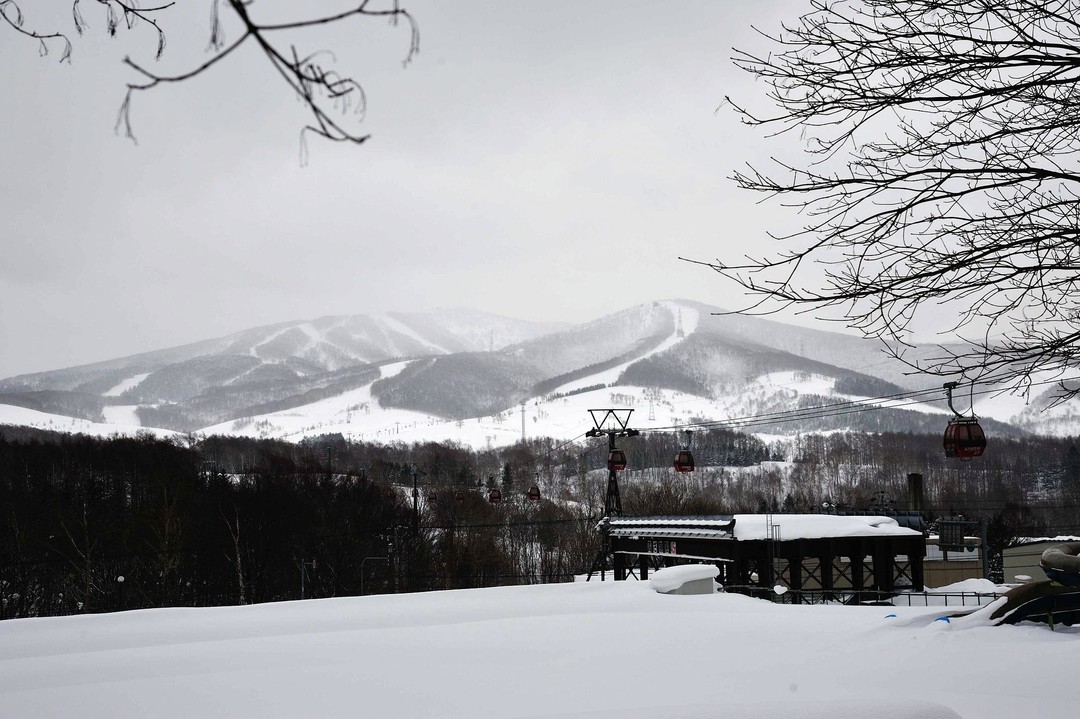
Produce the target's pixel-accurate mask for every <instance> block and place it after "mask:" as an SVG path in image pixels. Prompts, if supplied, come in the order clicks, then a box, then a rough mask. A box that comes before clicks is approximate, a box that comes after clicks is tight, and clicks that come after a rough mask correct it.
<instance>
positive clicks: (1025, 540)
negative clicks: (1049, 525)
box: [1009, 534, 1080, 547]
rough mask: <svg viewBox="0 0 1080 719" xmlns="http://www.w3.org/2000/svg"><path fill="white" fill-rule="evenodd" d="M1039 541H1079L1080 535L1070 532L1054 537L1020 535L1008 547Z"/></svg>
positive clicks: (1037, 542)
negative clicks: (1075, 535) (1076, 535)
mask: <svg viewBox="0 0 1080 719" xmlns="http://www.w3.org/2000/svg"><path fill="white" fill-rule="evenodd" d="M1041 542H1058V543H1060V542H1080V537H1074V536H1073V535H1071V534H1059V535H1058V536H1056V537H1020V538H1019V539H1017V540H1016V541H1015V542H1013V543H1012V544H1010V545H1009V546H1010V547H1020V546H1023V545H1025V544H1039V543H1041Z"/></svg>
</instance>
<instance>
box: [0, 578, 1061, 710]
mask: <svg viewBox="0 0 1080 719" xmlns="http://www.w3.org/2000/svg"><path fill="white" fill-rule="evenodd" d="M940 611H941V610H939V609H935V608H925V607H924V608H904V607H896V608H892V607H889V608H885V607H851V606H839V605H834V606H821V605H816V606H807V605H779V604H772V603H769V602H766V601H763V600H758V599H750V598H748V597H744V596H740V595H736V594H712V595H698V596H669V595H661V594H657V593H656V592H654V591H652V590H651V589H650V588H649V586H648V584H647V583H645V582H610V581H609V582H598V581H593V582H589V583H584V582H579V583H575V584H562V585H539V586H530V587H508V588H497V589H480V590H459V591H449V592H430V593H424V594H413V595H384V596H374V597H357V598H339V599H323V600H308V601H302V602H282V603H277V604H264V605H257V606H246V607H220V608H208V609H156V610H144V611H134V612H125V613H119V614H105V615H89V616H73V617H61V618H49V619H24V620H9V621H5V622H0V716H3V717H80V718H85V719H96V718H99V717H165V718H168V717H394V718H396V719H410V718H413V717H470V718H475V719H487V718H496V717H497V718H499V719H514V718H523V717H532V718H534V719H535V718H538V717H549V718H553V717H559V718H560V719H567V718H571V717H577V718H580V719H584V718H589V719H616V717H620V718H625V717H631V718H632V719H645V718H646V717H648V718H650V719H656V718H666V719H691V718H693V719H732V718H738V717H756V718H758V719H762V718H764V719H779V718H781V717H783V718H785V719H787V718H788V717H800V718H807V717H810V718H816V719H825V718H828V719H854V718H855V717H859V718H860V719H861V718H863V717H892V718H895V717H900V718H902V719H914V718H915V717H920V718H921V719H946V718H949V719H955V718H956V717H964V718H966V719H994V718H996V717H1001V718H1006V717H1007V718H1009V719H1015V718H1016V717H1040V718H1041V719H1047V718H1049V719H1053V718H1056V717H1061V718H1064V717H1072V716H1075V712H1076V701H1075V697H1074V696H1073V693H1072V691H1071V690H1070V689H1069V685H1068V683H1067V682H1066V683H1057V684H1055V683H1052V682H1051V683H1048V682H1046V681H1045V679H1046V678H1047V677H1054V676H1062V673H1061V672H1062V671H1063V669H1064V668H1066V667H1068V666H1073V665H1074V664H1075V658H1076V655H1077V650H1078V649H1080V628H1068V627H1058V628H1057V631H1051V630H1050V629H1049V628H1047V627H1045V626H1039V625H1034V624H1027V625H1020V626H1014V627H1013V626H997V627H995V626H988V625H987V623H986V622H984V621H980V620H978V619H976V618H974V617H963V618H960V619H955V620H953V621H952V622H949V623H946V622H937V621H934V619H935V618H937V617H939V616H940ZM887 615H894V616H891V617H889V616H887Z"/></svg>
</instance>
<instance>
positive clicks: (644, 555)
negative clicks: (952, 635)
mask: <svg viewBox="0 0 1080 719" xmlns="http://www.w3.org/2000/svg"><path fill="white" fill-rule="evenodd" d="M601 530H602V531H604V532H606V533H607V536H608V541H609V542H610V551H611V556H612V569H613V573H614V575H615V576H614V578H615V579H616V580H622V579H626V578H627V577H628V576H630V575H634V576H636V577H637V578H638V579H642V580H644V579H647V578H648V576H649V571H650V569H656V568H658V567H666V566H674V565H678V564H685V563H690V562H696V563H709V564H715V565H716V566H717V567H718V568H719V574H718V576H717V581H718V582H720V583H721V584H722V585H724V586H725V587H727V588H728V589H729V590H735V591H745V592H747V593H751V594H754V593H757V592H768V591H773V590H774V588H780V589H781V590H782V591H790V592H791V597H790V600H789V601H793V602H799V601H801V597H803V596H814V597H815V598H818V597H821V596H824V597H825V598H832V595H836V597H837V598H841V597H843V598H854V599H855V600H856V601H862V600H869V599H873V598H876V597H878V596H884V595H887V594H892V593H893V592H895V591H898V590H914V591H922V590H923V588H924V587H923V584H924V576H923V558H924V557H925V556H926V541H925V537H924V534H923V526H922V516H921V514H920V513H919V512H898V513H893V514H892V516H877V515H870V514H867V515H840V514H734V515H719V516H700V517H610V518H608V519H606V520H604V524H603V526H601ZM811 601H813V600H811Z"/></svg>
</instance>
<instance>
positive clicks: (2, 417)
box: [0, 404, 178, 437]
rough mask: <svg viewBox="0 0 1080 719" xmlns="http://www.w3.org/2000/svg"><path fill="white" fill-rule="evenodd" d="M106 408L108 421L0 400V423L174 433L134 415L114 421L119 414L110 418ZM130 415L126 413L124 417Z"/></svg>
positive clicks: (101, 433)
mask: <svg viewBox="0 0 1080 719" xmlns="http://www.w3.org/2000/svg"><path fill="white" fill-rule="evenodd" d="M115 409H116V410H121V414H125V416H127V415H126V412H127V411H128V410H126V409H124V408H121V407H117V408H115ZM109 412H110V408H106V411H105V417H106V419H110V421H109V422H108V423H102V422H90V421H88V420H85V419H77V418H75V417H66V416H64V415H60V414H48V413H46V412H39V411H37V410H36V409H27V408H26V407H16V406H15V405H10V404H0V425H5V424H10V425H15V426H18V427H35V428H37V429H47V430H52V431H54V432H70V433H72V434H87V435H92V436H95V437H112V436H114V435H121V436H128V437H133V436H135V435H137V434H142V433H144V432H147V433H150V434H153V435H154V436H155V437H172V436H175V435H176V434H178V433H177V432H172V431H170V430H167V429H155V428H147V427H141V426H139V424H138V418H135V419H134V424H125V423H123V422H121V423H120V424H114V423H113V422H112V421H111V420H112V419H118V417H119V415H112V417H111V418H110V414H109ZM128 419H130V417H128Z"/></svg>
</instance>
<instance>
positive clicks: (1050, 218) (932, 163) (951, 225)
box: [703, 0, 1080, 396]
mask: <svg viewBox="0 0 1080 719" xmlns="http://www.w3.org/2000/svg"><path fill="white" fill-rule="evenodd" d="M761 35H762V36H763V37H764V38H765V41H766V42H767V43H768V45H769V46H770V51H769V52H767V53H752V52H747V51H741V50H736V51H735V55H734V58H733V60H734V62H735V64H736V65H737V66H738V67H740V68H742V69H743V70H745V71H747V72H749V73H751V74H752V75H754V76H756V77H757V78H759V79H761V80H763V81H764V82H765V84H766V87H767V88H768V89H767V91H766V97H767V99H768V101H769V102H770V104H771V105H772V107H773V108H774V110H773V111H772V112H771V113H761V112H757V111H753V110H751V109H750V108H749V107H746V106H743V105H739V104H737V103H735V102H732V101H730V99H727V100H726V101H725V103H726V104H730V105H731V106H732V107H733V108H734V110H735V111H736V112H737V113H738V114H739V115H740V117H741V118H742V120H743V121H744V122H745V123H747V124H749V125H752V126H755V127H761V128H762V129H764V130H765V131H766V132H767V136H769V137H772V138H776V137H778V136H792V135H794V134H798V136H799V139H800V140H801V143H802V147H801V154H800V155H799V156H796V157H793V158H790V159H784V158H783V157H776V158H774V159H773V161H772V166H771V167H768V168H761V167H756V166H748V167H746V168H745V169H743V170H740V171H737V172H735V174H734V180H735V182H736V183H737V184H738V185H739V186H740V187H742V188H744V189H748V190H752V191H754V192H759V193H763V195H764V196H765V197H767V198H772V199H778V200H779V201H780V202H781V203H782V204H784V205H787V206H793V207H796V208H798V209H799V210H800V212H801V214H802V215H803V216H804V217H805V218H806V221H805V222H804V224H803V227H802V228H801V229H800V230H799V231H796V232H794V233H789V234H786V235H782V236H777V237H775V239H776V241H777V242H778V243H781V245H782V247H781V249H780V250H778V251H776V252H774V253H772V254H769V255H766V256H762V257H747V258H744V259H742V260H737V261H734V262H732V261H720V260H717V261H716V262H709V263H703V264H707V265H708V266H710V267H711V268H712V269H714V270H715V271H717V272H718V273H720V274H721V275H723V276H725V277H727V278H729V279H730V280H732V281H734V282H735V283H737V284H738V285H740V286H742V287H743V288H744V289H745V290H746V291H747V292H748V294H749V296H750V297H751V302H750V304H749V305H748V306H747V307H744V308H743V310H742V311H746V312H756V313H770V312H777V311H780V310H782V309H795V310H796V311H812V312H817V311H819V310H830V311H832V312H836V311H839V312H840V314H841V315H842V318H843V321H845V322H846V323H847V324H848V325H849V326H851V327H854V328H857V329H858V330H860V331H862V332H863V333H864V334H866V335H867V336H871V337H877V338H880V339H882V340H884V341H886V343H887V344H888V346H889V347H891V348H892V351H893V353H894V354H895V355H897V356H899V357H901V358H902V359H908V361H910V363H911V365H912V367H913V368H914V369H916V370H917V371H921V372H930V373H934V374H939V375H952V374H961V375H964V376H968V377H972V376H981V377H991V378H995V379H997V380H1004V381H1009V382H1011V383H1013V384H1014V385H1015V386H1018V387H1024V386H1029V385H1030V382H1031V381H1032V378H1033V377H1034V376H1036V375H1038V376H1040V377H1042V376H1044V375H1045V374H1046V373H1050V374H1051V375H1052V376H1060V375H1069V376H1075V375H1076V374H1077V373H1076V371H1075V370H1077V369H1080V349H1078V348H1077V343H1078V340H1080V223H1078V219H1080V169H1078V168H1077V159H1078V157H1080V90H1078V89H1077V88H1078V87H1080V84H1078V80H1080V6H1077V5H1076V4H1075V3H1074V2H1071V1H1069V0H1048V1H1045V2H1037V1H1035V0H1003V1H1000V2H989V0H981V1H979V2H958V1H946V0H900V1H893V0H851V1H850V2H846V1H845V2H831V1H830V0H814V2H812V10H811V11H810V12H809V13H807V14H806V15H804V16H803V17H801V18H799V20H798V22H797V23H795V24H792V25H786V26H784V27H783V28H782V31H781V32H779V33H775V34H767V33H761ZM822 278H823V279H822ZM926 312H936V313H937V314H939V315H940V314H942V313H943V312H951V313H954V318H953V319H954V321H953V322H952V323H951V329H950V330H949V331H948V332H947V333H945V334H946V335H948V336H953V335H955V337H956V338H958V339H959V340H961V344H960V345H955V344H954V345H952V346H951V347H948V348H942V349H941V351H940V352H939V353H938V354H937V355H935V356H932V357H922V358H919V359H917V360H911V359H909V357H910V356H909V355H907V354H906V347H907V346H908V345H909V342H910V335H911V331H912V323H913V322H915V321H917V320H918V318H919V317H920V315H921V313H926ZM1061 391H1062V392H1063V393H1064V394H1065V395H1067V396H1072V395H1075V394H1077V390H1070V389H1067V388H1065V387H1064V386H1063V387H1062V388H1061Z"/></svg>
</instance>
